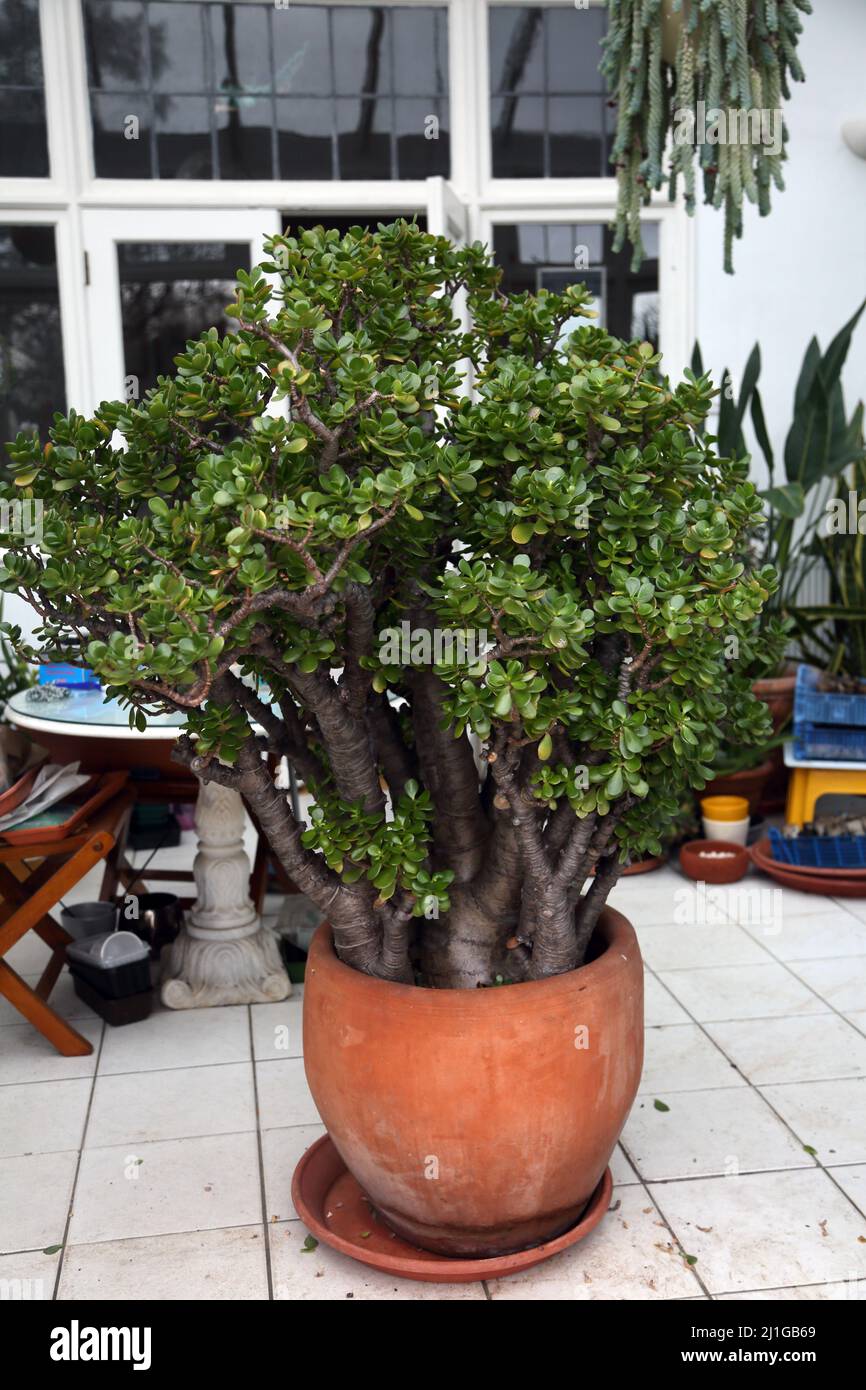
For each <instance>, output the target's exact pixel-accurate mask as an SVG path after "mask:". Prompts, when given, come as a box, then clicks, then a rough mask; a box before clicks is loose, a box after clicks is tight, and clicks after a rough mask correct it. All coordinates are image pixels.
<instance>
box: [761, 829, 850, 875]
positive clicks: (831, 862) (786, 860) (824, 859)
mask: <svg viewBox="0 0 866 1390" xmlns="http://www.w3.org/2000/svg"><path fill="white" fill-rule="evenodd" d="M770 848H771V850H772V852H773V858H774V859H776V860H778V862H779V863H780V864H799V865H801V866H802V867H804V868H806V867H810V868H813V869H866V835H798V836H797V838H796V840H788V839H786V838H785V836H784V835H783V834H782V832H781V831H780V830H777V829H776V827H775V826H774V825H771V826H770Z"/></svg>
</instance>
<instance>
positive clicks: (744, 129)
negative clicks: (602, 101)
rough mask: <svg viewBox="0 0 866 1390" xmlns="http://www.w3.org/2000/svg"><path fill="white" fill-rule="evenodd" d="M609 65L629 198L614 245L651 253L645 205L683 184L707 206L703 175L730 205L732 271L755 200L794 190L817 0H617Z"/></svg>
mask: <svg viewBox="0 0 866 1390" xmlns="http://www.w3.org/2000/svg"><path fill="white" fill-rule="evenodd" d="M607 3H608V9H609V12H610V15H609V21H608V32H607V34H606V36H605V38H604V40H603V48H604V56H603V58H602V62H601V71H602V73H603V74H604V76H605V79H606V81H607V85H608V90H609V91H610V94H611V97H612V98H613V99H614V101H615V103H616V106H617V124H616V135H615V137H614V142H613V148H612V150H611V162H612V163H613V164H614V165H615V166H616V171H617V184H618V204H617V215H616V234H615V241H614V249H615V250H617V251H619V250H621V249H622V247H623V245H624V244H625V241H626V240H628V241H629V242H630V243H631V245H632V268H633V269H639V267H640V264H641V262H642V260H643V256H644V249H643V241H642V238H641V224H640V211H641V208H642V207H644V206H646V205H647V204H648V203H649V202H650V200H651V197H652V194H653V193H657V192H659V191H660V190H661V189H662V188H664V187H665V186H667V190H668V194H669V196H670V197H671V198H672V199H673V198H675V197H676V194H677V188H678V184H679V183H680V180H681V181H682V186H683V188H684V192H685V204H686V209H687V211H688V212H690V213H692V212H694V209H695V203H696V197H697V179H696V169H695V163H696V161H697V172H698V173H699V174H700V178H701V184H702V188H703V194H704V201H705V202H706V203H709V204H710V205H711V206H712V207H714V208H721V209H723V210H724V219H725V237H724V246H725V250H724V263H725V270H726V271H728V272H729V273H731V274H732V273H733V269H734V266H733V244H734V239H735V238H737V237H741V236H742V234H743V199H744V197H745V198H747V199H748V200H749V201H750V202H752V203H755V204H756V205H757V208H758V211H759V213H760V215H761V216H762V217H765V216H766V215H767V214H768V213H769V211H770V194H771V189H772V188H773V187H774V186H775V187H776V188H777V189H780V190H781V189H783V188H784V186H785V184H784V178H783V175H782V164H783V162H784V160H785V159H786V158H787V149H786V144H787V135H788V132H787V129H786V128H785V125H784V120H783V108H782V103H783V101H785V100H787V99H788V98H789V97H790V95H791V92H790V86H789V82H790V81H795V82H802V81H803V80H804V73H803V68H802V64H801V63H800V59H799V57H798V55H797V44H798V42H799V40H800V35H801V33H802V29H803V21H802V19H801V15H802V14H811V12H812V4H811V0H607Z"/></svg>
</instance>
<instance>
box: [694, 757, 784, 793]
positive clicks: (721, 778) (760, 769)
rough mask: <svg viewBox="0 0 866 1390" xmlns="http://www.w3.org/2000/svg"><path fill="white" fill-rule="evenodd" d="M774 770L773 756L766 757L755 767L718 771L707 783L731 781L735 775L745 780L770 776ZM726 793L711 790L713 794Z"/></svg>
mask: <svg viewBox="0 0 866 1390" xmlns="http://www.w3.org/2000/svg"><path fill="white" fill-rule="evenodd" d="M772 771H773V760H772V758H765V759H764V761H763V762H762V763H756V764H755V766H754V767H741V768H740V769H739V770H738V771H737V772H718V773H716V775H715V777H713V778H712V780H711V781H709V782H708V783H707V786H708V787H711V786H713V785H714V784H715V783H716V782H730V781H732V780H733V778H735V777H736V778H739V779H740V780H741V781H743V782H745V780H746V778H747V777H769V775H770V773H771V772H772ZM725 794H726V793H724V792H718V793H716V792H710V795H711V796H716V795H718V796H724V795H725Z"/></svg>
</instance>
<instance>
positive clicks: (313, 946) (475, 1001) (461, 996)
mask: <svg viewBox="0 0 866 1390" xmlns="http://www.w3.org/2000/svg"><path fill="white" fill-rule="evenodd" d="M599 935H600V936H601V938H602V940H603V941H604V943H605V946H604V950H603V951H602V952H601V954H600V955H598V956H596V958H595V959H594V960H591V961H589V962H587V964H585V965H579V966H578V967H577V969H576V970H568V971H566V972H565V974H563V975H549V976H547V977H546V978H545V979H543V980H519V981H517V982H516V983H515V984H509V985H497V986H492V987H490V988H488V989H433V988H432V987H431V986H430V985H406V984H402V983H400V982H399V981H396V980H380V979H377V978H376V976H374V975H366V974H365V973H364V972H363V971H361V970H355V969H354V968H353V967H352V966H351V965H346V964H345V962H344V961H341V960H340V958H339V956H338V955H337V952H336V950H335V949H334V933H333V929H332V927H331V924H330V922H327V921H326V922H321V923H320V924H319V926H318V927H317V928H316V932H315V935H314V936H313V939H312V941H311V943H310V950H309V954H308V956H307V972H306V973H307V974H308V975H309V974H310V972H313V973H314V972H315V971H316V970H317V969H326V970H328V971H332V972H333V971H335V972H336V973H337V974H338V975H341V974H344V973H345V974H346V975H351V976H352V977H353V981H354V986H353V987H354V988H356V989H359V990H365V991H367V992H368V993H370V992H374V991H379V992H380V993H381V994H382V996H383V1003H384V992H385V991H390V992H391V997H392V998H393V997H394V996H393V991H395V990H398V991H400V993H401V994H402V995H403V996H404V998H405V999H406V1000H407V1001H408V1000H412V1001H413V1002H414V1003H416V1004H418V1005H419V1006H421V1007H423V1008H424V1009H425V1011H426V1010H432V1011H434V1012H435V1011H439V1012H442V1011H450V1010H453V1009H454V1007H455V1005H457V1004H460V1007H462V1008H463V1009H464V1011H466V1012H469V1011H470V1010H471V1011H472V1012H475V1011H476V1010H481V1009H487V1010H489V1011H492V1012H495V1013H498V1012H501V1006H500V1004H499V999H500V997H501V995H502V992H503V990H507V991H509V993H510V992H511V991H512V990H515V989H519V990H521V991H522V993H521V996H520V997H521V999H522V1000H523V1001H524V1002H528V1001H529V995H528V994H527V991H529V990H534V991H535V992H536V994H537V993H538V992H540V991H541V990H544V991H546V997H547V998H548V999H550V998H551V997H552V992H553V991H554V990H559V991H560V992H561V993H565V992H566V991H570V990H571V989H572V987H573V986H572V983H571V981H572V976H573V975H577V974H579V975H580V977H581V980H583V981H585V984H586V986H587V987H588V986H591V985H594V984H596V983H600V982H601V981H602V980H603V979H604V978H605V976H606V975H609V974H610V973H611V972H612V971H614V970H616V969H617V966H618V964H619V960H618V956H620V955H621V956H622V957H624V958H626V959H627V953H628V952H629V951H631V950H635V951H636V950H638V942H637V936H636V934H635V930H634V927H633V926H632V924H631V922H630V921H629V920H628V918H627V917H625V916H624V915H623V914H622V913H621V912H618V911H617V910H616V908H614V907H604V908H602V910H601V915H600V916H599V919H598V924H597V925H596V928H595V932H594V933H593V937H594V938H597V937H598V936H599ZM461 1001H462V1002H461ZM469 1001H471V1004H470V1002H469Z"/></svg>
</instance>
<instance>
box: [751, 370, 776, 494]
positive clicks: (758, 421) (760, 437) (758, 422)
mask: <svg viewBox="0 0 866 1390" xmlns="http://www.w3.org/2000/svg"><path fill="white" fill-rule="evenodd" d="M750 414H751V417H752V429H753V430H754V431H755V438H756V439H757V441H758V444H759V446H760V449H761V453H762V454H763V455H764V458H765V459H766V461H767V468H768V469H769V472H770V475H771V476H772V474H773V470H774V468H775V466H776V465H775V460H774V458H773V446H772V445H771V443H770V436H769V434H768V432H767V424H766V421H765V419H764V405H763V402H762V400H761V393H760V391H759V390H758V387H757V385H755V389H754V391H753V392H752V404H751V408H750Z"/></svg>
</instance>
